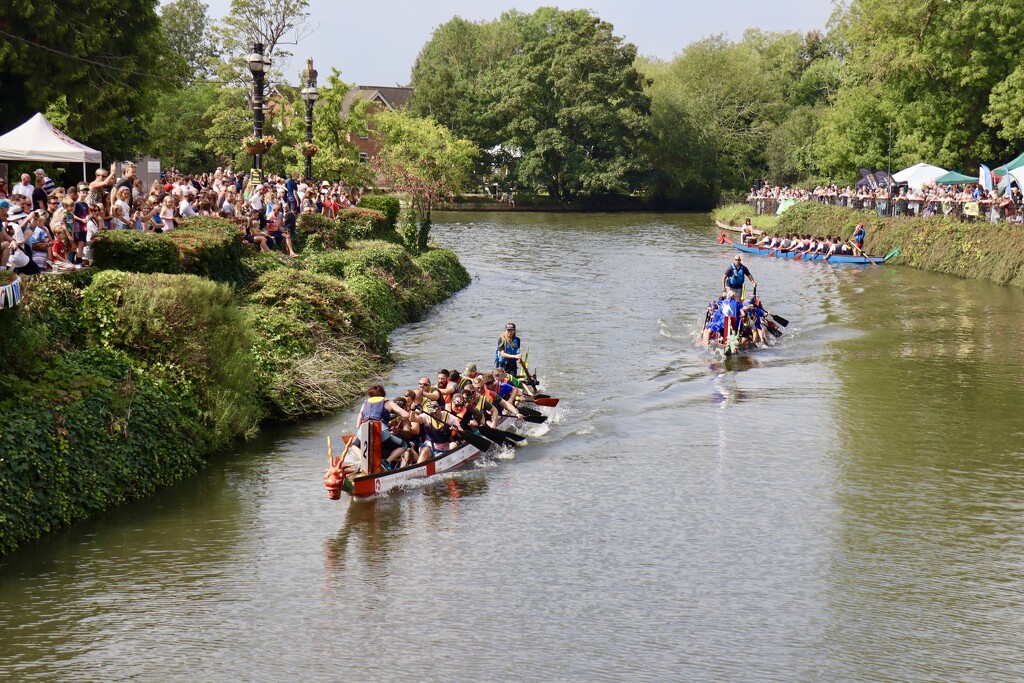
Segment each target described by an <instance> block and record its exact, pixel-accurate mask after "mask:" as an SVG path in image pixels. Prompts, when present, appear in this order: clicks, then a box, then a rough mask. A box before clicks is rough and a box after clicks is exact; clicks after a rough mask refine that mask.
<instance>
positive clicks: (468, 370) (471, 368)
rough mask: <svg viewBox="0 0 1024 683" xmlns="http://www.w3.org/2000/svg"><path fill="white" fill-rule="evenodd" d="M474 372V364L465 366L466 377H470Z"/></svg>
mask: <svg viewBox="0 0 1024 683" xmlns="http://www.w3.org/2000/svg"><path fill="white" fill-rule="evenodd" d="M474 372H476V363H470V364H468V365H467V366H466V374H467V375H472V374H473V373H474Z"/></svg>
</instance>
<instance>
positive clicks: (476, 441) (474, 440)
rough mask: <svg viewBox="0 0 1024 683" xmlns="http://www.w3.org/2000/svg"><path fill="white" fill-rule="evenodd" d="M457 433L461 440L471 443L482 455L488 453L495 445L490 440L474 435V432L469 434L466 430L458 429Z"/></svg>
mask: <svg viewBox="0 0 1024 683" xmlns="http://www.w3.org/2000/svg"><path fill="white" fill-rule="evenodd" d="M455 433H456V434H458V435H459V438H460V439H462V440H463V441H466V442H469V443H470V444H472V445H473V447H474V448H476V449H477V450H478V451H480V452H481V453H486V452H487V449H489V448H490V447H491V446H492V445H494V442H492V441H490V440H489V439H486V438H484V437H482V436H480V435H479V434H474V433H473V432H467V431H465V430H464V429H456V430H455Z"/></svg>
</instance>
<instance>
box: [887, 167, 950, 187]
mask: <svg viewBox="0 0 1024 683" xmlns="http://www.w3.org/2000/svg"><path fill="white" fill-rule="evenodd" d="M947 173H949V171H947V170H946V169H944V168H939V167H938V166H932V165H931V164H914V165H913V166H911V167H910V168H905V169H903V170H902V171H900V172H899V173H893V174H892V177H893V180H895V181H896V182H897V183H906V184H907V186H908V187H910V188H911V189H914V190H919V189H921V186H922V185H924V184H925V183H927V182H931V181H933V180H935V179H936V178H938V177H939V176H942V175H945V174H947Z"/></svg>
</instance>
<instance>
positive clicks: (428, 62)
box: [409, 17, 518, 150]
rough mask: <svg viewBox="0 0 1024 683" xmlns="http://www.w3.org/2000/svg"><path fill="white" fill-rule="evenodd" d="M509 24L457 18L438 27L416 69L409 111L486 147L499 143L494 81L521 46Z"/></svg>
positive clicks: (414, 70)
mask: <svg viewBox="0 0 1024 683" xmlns="http://www.w3.org/2000/svg"><path fill="white" fill-rule="evenodd" d="M510 28H511V27H510V26H509V23H508V22H507V21H506V22H499V21H491V22H481V23H473V22H469V21H466V20H464V19H461V18H459V17H455V18H453V19H451V20H450V21H448V22H447V23H445V24H442V25H441V26H439V27H438V28H437V29H435V30H434V33H433V35H432V36H431V38H430V40H429V41H427V43H426V44H425V45H424V46H423V48H422V49H421V50H420V53H419V55H418V56H417V57H416V63H415V65H414V66H413V70H412V86H413V88H414V89H415V91H414V95H413V97H412V100H411V102H410V103H409V107H410V110H411V111H412V112H413V113H415V114H417V115H419V116H429V117H431V118H433V119H434V120H435V121H437V122H438V123H440V124H441V125H443V126H445V127H446V128H448V129H449V130H450V131H452V133H453V134H455V135H457V136H459V137H462V138H466V139H467V140H472V141H473V142H474V143H476V145H477V146H478V147H479V148H480V149H482V150H486V149H490V148H492V147H494V146H495V145H497V144H498V143H500V142H501V140H502V139H501V136H500V132H501V131H500V128H501V126H500V124H499V122H498V121H497V120H496V119H495V117H494V115H493V104H494V102H493V101H492V97H491V96H492V93H491V83H493V81H494V79H495V74H496V73H497V71H498V70H500V69H501V68H502V66H503V65H504V63H505V61H506V60H507V59H508V58H510V57H511V56H512V55H513V54H514V53H515V52H516V50H517V48H518V42H517V40H516V32H515V31H514V30H510Z"/></svg>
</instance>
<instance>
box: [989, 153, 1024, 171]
mask: <svg viewBox="0 0 1024 683" xmlns="http://www.w3.org/2000/svg"><path fill="white" fill-rule="evenodd" d="M1021 166H1024V153H1022V154H1021V155H1020V156H1019V157H1017V158H1016V159H1014V160H1013V161H1008V162H1007V163H1005V164H1003V165H1002V166H1000V167H998V168H996V169H993V171H994V172H995V174H996V175H1006V172H1007V171H1012V170H1014V169H1018V168H1020V167H1021Z"/></svg>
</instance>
